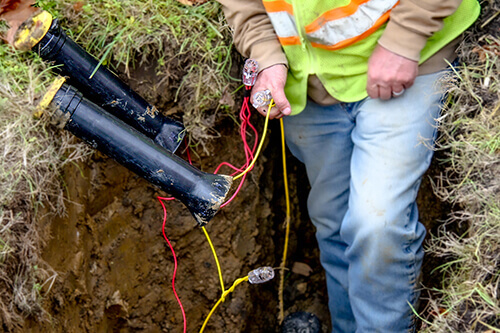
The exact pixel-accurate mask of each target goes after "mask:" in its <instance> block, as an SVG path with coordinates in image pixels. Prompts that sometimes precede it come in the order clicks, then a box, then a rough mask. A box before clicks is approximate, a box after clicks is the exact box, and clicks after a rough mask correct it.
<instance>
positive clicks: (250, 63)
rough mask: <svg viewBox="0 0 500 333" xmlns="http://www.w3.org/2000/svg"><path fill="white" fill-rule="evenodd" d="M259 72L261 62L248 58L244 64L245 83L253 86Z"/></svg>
mask: <svg viewBox="0 0 500 333" xmlns="http://www.w3.org/2000/svg"><path fill="white" fill-rule="evenodd" d="M258 73H259V64H258V63H257V61H255V60H253V59H247V60H246V61H245V65H244V66H243V84H244V85H245V86H248V87H252V86H253V85H254V84H255V81H256V80H257V74H258Z"/></svg>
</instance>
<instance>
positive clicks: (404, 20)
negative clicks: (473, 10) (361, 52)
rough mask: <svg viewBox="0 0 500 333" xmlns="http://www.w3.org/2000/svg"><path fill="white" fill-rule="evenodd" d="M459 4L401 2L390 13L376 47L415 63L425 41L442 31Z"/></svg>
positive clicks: (451, 0) (431, 0) (423, 0)
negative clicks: (444, 22)
mask: <svg viewBox="0 0 500 333" xmlns="http://www.w3.org/2000/svg"><path fill="white" fill-rule="evenodd" d="M461 3H462V0H400V4H399V5H397V6H396V8H394V9H393V10H392V11H391V16H390V19H389V23H388V24H387V28H386V29H385V31H384V33H383V35H382V37H381V38H380V39H379V41H378V43H379V44H380V45H382V46H383V47H384V48H386V49H388V50H389V51H392V52H394V53H396V54H399V55H401V56H403V57H406V58H408V59H412V60H415V61H418V60H419V59H420V51H421V50H422V49H423V48H424V46H425V43H426V42H427V38H429V37H430V36H431V35H432V34H433V33H435V32H436V31H439V30H440V29H441V28H442V27H443V19H444V18H445V17H447V16H450V15H451V14H453V13H454V12H455V11H456V10H457V8H458V6H459V5H460V4H461Z"/></svg>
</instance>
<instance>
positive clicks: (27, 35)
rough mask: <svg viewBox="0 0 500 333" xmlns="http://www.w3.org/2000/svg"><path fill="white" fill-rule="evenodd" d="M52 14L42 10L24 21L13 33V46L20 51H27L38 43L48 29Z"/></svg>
mask: <svg viewBox="0 0 500 333" xmlns="http://www.w3.org/2000/svg"><path fill="white" fill-rule="evenodd" d="M51 24H52V15H51V14H50V13H49V12H47V11H45V10H42V11H40V12H37V13H36V14H35V15H33V16H31V17H30V18H29V19H27V20H26V21H24V22H23V23H22V24H21V26H20V27H19V29H17V31H16V34H15V35H14V47H15V48H16V49H17V50H20V51H29V50H31V49H32V48H33V47H34V46H35V45H36V44H38V43H39V42H40V41H41V40H42V38H43V37H44V36H45V34H46V33H47V32H48V31H49V29H50V25H51Z"/></svg>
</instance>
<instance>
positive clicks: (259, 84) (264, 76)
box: [250, 64, 292, 119]
mask: <svg viewBox="0 0 500 333" xmlns="http://www.w3.org/2000/svg"><path fill="white" fill-rule="evenodd" d="M287 72H288V69H287V68H286V66H285V65H283V64H278V65H274V66H271V67H268V68H266V69H264V70H263V71H261V72H260V73H259V76H257V81H255V85H254V86H253V89H252V99H251V100H250V102H253V96H254V94H255V93H257V92H259V91H264V90H266V89H269V90H271V94H272V96H273V99H274V104H276V106H275V107H273V108H272V109H271V113H270V114H269V118H270V119H274V118H281V117H283V116H288V115H289V114H290V113H291V112H292V109H291V107H290V103H289V102H288V100H287V99H286V96H285V90H284V89H285V82H286V75H287ZM268 109H269V105H266V106H261V107H258V108H257V111H259V113H260V114H261V115H263V116H265V115H266V114H267V110H268Z"/></svg>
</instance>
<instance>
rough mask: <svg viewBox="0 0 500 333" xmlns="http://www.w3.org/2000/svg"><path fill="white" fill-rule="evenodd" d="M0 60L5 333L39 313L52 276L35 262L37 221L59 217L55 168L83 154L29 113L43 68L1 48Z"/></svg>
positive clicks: (45, 73)
mask: <svg viewBox="0 0 500 333" xmlns="http://www.w3.org/2000/svg"><path fill="white" fill-rule="evenodd" d="M0 59H1V61H0V133H1V135H0V147H2V148H1V152H0V154H1V156H2V158H1V159H0V327H2V328H3V329H4V330H5V331H9V330H11V329H12V328H14V327H16V326H19V325H21V324H22V320H23V317H26V316H37V317H38V316H39V315H40V314H41V313H42V312H43V310H42V306H41V303H40V300H41V290H42V286H44V287H45V286H47V281H53V279H54V272H52V271H51V270H50V268H49V267H47V266H46V265H44V264H43V261H42V260H41V258H40V254H41V249H42V245H43V243H44V239H46V236H47V235H44V231H43V227H42V226H41V224H40V219H41V217H42V214H50V213H63V211H64V202H63V200H64V199H63V189H62V185H61V181H60V176H61V168H62V167H63V166H64V164H66V163H70V162H71V161H74V160H76V159H79V158H81V157H82V156H84V155H85V154H86V151H87V150H86V149H85V148H83V146H81V145H80V144H75V143H72V142H73V141H72V140H70V137H69V135H62V136H61V135H59V134H57V135H56V134H55V133H54V132H53V130H52V129H51V128H50V126H47V125H48V124H47V121H46V120H45V119H41V120H36V119H34V118H33V116H32V113H33V112H34V110H35V107H36V103H37V100H38V99H39V98H40V97H41V95H42V94H43V93H44V91H45V90H46V88H47V86H48V85H49V84H50V83H51V81H52V78H53V77H52V75H51V74H50V71H49V68H48V66H47V65H46V64H44V63H42V62H41V60H40V59H38V58H37V57H35V56H31V55H28V54H18V53H16V52H15V51H13V50H12V48H11V47H10V46H8V45H6V44H1V45H0ZM40 317H43V316H40Z"/></svg>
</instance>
